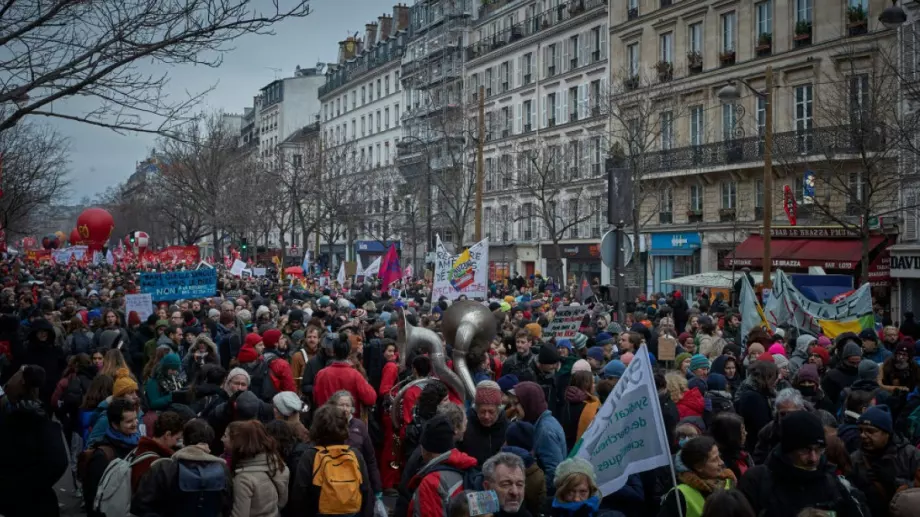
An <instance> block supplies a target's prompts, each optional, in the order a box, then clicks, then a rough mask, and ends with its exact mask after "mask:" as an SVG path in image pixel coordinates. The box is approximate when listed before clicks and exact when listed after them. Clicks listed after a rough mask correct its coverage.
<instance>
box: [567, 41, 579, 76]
mask: <svg viewBox="0 0 920 517" xmlns="http://www.w3.org/2000/svg"><path fill="white" fill-rule="evenodd" d="M568 54H569V70H572V69H574V68H578V34H576V35H574V36H572V37H570V38H569V48H568Z"/></svg>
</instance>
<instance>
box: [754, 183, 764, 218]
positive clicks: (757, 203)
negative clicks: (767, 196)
mask: <svg viewBox="0 0 920 517" xmlns="http://www.w3.org/2000/svg"><path fill="white" fill-rule="evenodd" d="M758 208H759V209H760V210H759V211H760V212H761V214H762V212H763V180H762V179H757V180H755V181H754V210H755V211H758V210H757V209H758ZM761 217H763V215H761Z"/></svg>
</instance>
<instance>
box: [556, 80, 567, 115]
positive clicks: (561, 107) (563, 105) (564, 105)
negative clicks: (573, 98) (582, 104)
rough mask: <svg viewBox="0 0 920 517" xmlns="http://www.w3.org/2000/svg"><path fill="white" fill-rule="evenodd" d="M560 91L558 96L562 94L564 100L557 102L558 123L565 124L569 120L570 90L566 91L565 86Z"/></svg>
mask: <svg viewBox="0 0 920 517" xmlns="http://www.w3.org/2000/svg"><path fill="white" fill-rule="evenodd" d="M559 92H561V93H557V94H556V97H560V96H561V97H562V102H557V103H556V107H557V108H559V109H557V110H556V123H557V124H564V123H565V122H568V120H569V119H568V117H569V92H568V91H566V90H565V88H560V89H559Z"/></svg>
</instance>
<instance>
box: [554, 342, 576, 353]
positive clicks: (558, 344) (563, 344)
mask: <svg viewBox="0 0 920 517" xmlns="http://www.w3.org/2000/svg"><path fill="white" fill-rule="evenodd" d="M556 348H557V349H559V348H565V349H568V351H569V352H572V350H574V349H573V347H572V342H571V341H569V340H568V339H560V340H559V341H556Z"/></svg>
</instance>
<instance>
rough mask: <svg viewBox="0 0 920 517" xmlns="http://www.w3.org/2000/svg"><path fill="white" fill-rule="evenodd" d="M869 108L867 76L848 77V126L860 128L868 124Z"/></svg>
mask: <svg viewBox="0 0 920 517" xmlns="http://www.w3.org/2000/svg"><path fill="white" fill-rule="evenodd" d="M870 109H871V106H870V104H869V75H868V74H860V75H854V76H851V77H850V124H852V125H854V126H855V127H857V128H858V127H861V123H863V122H868V120H867V119H868V115H869V110H870Z"/></svg>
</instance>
